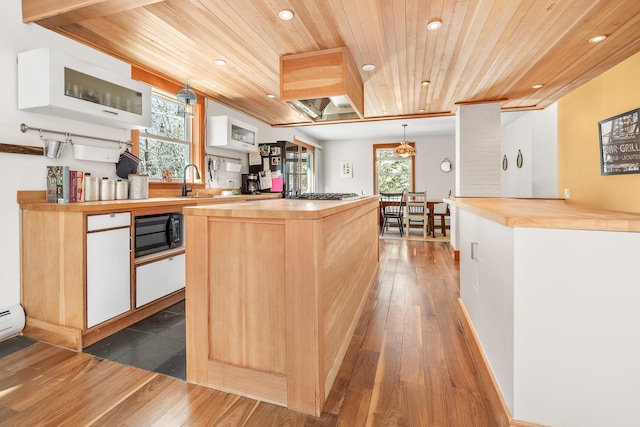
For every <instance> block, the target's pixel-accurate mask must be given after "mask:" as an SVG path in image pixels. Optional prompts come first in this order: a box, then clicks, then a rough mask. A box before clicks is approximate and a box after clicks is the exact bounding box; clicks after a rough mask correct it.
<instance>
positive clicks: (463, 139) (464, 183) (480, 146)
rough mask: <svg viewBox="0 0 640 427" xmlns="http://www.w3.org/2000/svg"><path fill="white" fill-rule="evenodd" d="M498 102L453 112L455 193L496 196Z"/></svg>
mask: <svg viewBox="0 0 640 427" xmlns="http://www.w3.org/2000/svg"><path fill="white" fill-rule="evenodd" d="M500 151H501V149H500V103H499V102H493V103H490V104H472V105H460V106H459V107H458V111H457V112H456V162H455V164H456V165H457V167H456V168H455V171H456V193H455V195H456V196H464V197H500V195H501V191H500V170H501V169H500V168H501V164H502V160H501V158H500Z"/></svg>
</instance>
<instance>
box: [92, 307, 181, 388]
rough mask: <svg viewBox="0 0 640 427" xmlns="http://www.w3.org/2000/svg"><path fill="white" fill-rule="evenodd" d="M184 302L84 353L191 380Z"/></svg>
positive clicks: (100, 342) (136, 324) (95, 345)
mask: <svg viewBox="0 0 640 427" xmlns="http://www.w3.org/2000/svg"><path fill="white" fill-rule="evenodd" d="M184 307H185V305H184V300H183V301H181V302H179V303H177V304H174V305H172V306H171V307H168V308H166V309H164V310H162V311H159V312H158V313H156V314H154V315H152V316H150V317H147V318H146V319H143V320H141V321H140V322H138V323H135V324H133V325H131V326H129V327H128V328H125V329H123V330H121V331H119V332H116V333H115V334H113V335H111V336H108V337H107V338H105V339H103V340H101V341H98V342H97V343H95V344H93V345H90V346H89V347H87V348H85V349H84V352H85V353H89V354H93V355H95V356H98V357H102V358H105V359H109V360H113V361H114V362H118V363H122V364H123V365H129V366H135V367H137V368H141V369H146V370H147V371H152V372H157V373H160V374H165V375H169V376H172V377H175V378H179V379H182V380H184V379H186V377H187V370H186V365H187V356H186V349H185V346H186V344H185V342H186V341H185V340H186V328H185V318H184Z"/></svg>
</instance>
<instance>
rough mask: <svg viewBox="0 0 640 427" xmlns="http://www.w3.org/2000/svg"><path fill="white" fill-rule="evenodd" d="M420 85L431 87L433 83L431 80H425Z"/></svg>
mask: <svg viewBox="0 0 640 427" xmlns="http://www.w3.org/2000/svg"><path fill="white" fill-rule="evenodd" d="M420 84H421V85H422V86H429V85H430V84H431V82H430V81H429V80H423V81H421V82H420Z"/></svg>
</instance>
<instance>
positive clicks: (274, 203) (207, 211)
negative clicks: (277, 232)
mask: <svg viewBox="0 0 640 427" xmlns="http://www.w3.org/2000/svg"><path fill="white" fill-rule="evenodd" d="M371 202H375V203H376V204H377V203H378V196H364V197H362V198H359V199H356V200H300V199H278V200H270V201H266V200H248V201H246V202H236V203H226V204H215V205H199V206H190V207H187V208H185V209H184V211H183V213H184V214H187V215H204V216H214V217H228V218H265V219H267V218H268V219H284V218H296V219H319V218H324V217H327V216H329V215H333V214H336V213H339V212H342V211H345V210H347V209H353V208H356V207H359V206H363V205H366V204H367V203H371Z"/></svg>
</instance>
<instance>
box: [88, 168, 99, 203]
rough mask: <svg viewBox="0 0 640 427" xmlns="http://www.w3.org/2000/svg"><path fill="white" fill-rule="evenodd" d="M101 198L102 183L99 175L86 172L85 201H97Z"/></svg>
mask: <svg viewBox="0 0 640 427" xmlns="http://www.w3.org/2000/svg"><path fill="white" fill-rule="evenodd" d="M99 198H100V184H99V180H98V177H97V176H91V174H90V173H85V174H84V201H85V202H95V201H96V200H98V199H99Z"/></svg>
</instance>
